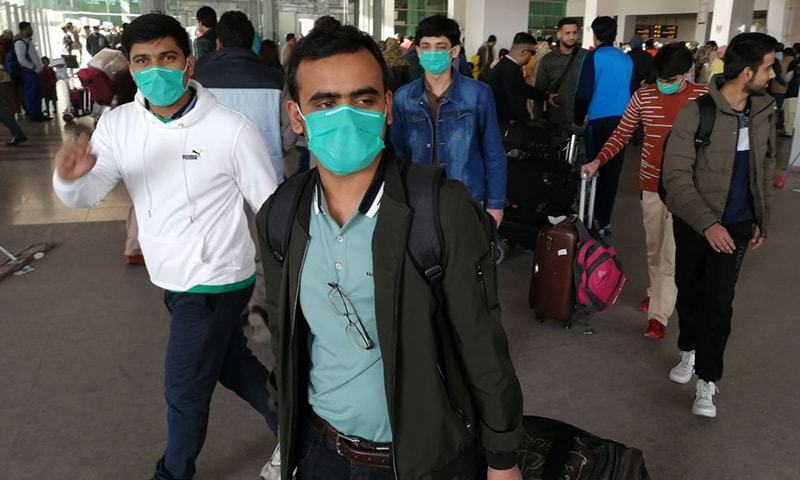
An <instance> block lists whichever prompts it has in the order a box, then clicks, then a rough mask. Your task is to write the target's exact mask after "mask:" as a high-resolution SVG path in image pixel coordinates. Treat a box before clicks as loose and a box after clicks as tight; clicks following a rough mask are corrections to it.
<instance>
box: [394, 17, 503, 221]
mask: <svg viewBox="0 0 800 480" xmlns="http://www.w3.org/2000/svg"><path fill="white" fill-rule="evenodd" d="M460 33H461V32H460V30H459V26H458V23H456V22H455V21H454V20H452V19H449V18H447V17H446V16H444V15H434V16H432V17H428V18H426V19H424V20H422V21H421V22H420V23H419V26H418V27H417V35H416V40H415V41H416V49H417V52H418V54H419V59H420V64H421V65H422V68H423V69H424V70H425V75H424V76H423V77H422V78H419V79H417V80H414V81H413V82H411V83H409V84H407V85H405V86H403V87H402V88H400V89H399V90H398V91H397V93H396V94H395V99H394V108H393V116H394V123H393V124H392V127H391V137H392V144H393V145H394V148H395V151H396V153H397V154H398V155H399V156H400V157H402V158H406V159H409V160H413V161H415V162H419V163H427V164H433V165H439V166H440V167H441V168H442V169H443V170H444V171H445V172H446V173H447V177H448V178H452V179H455V180H460V181H461V182H463V183H464V184H466V186H467V188H469V191H470V193H471V194H472V197H473V198H474V199H475V200H477V201H478V202H481V203H482V204H483V206H484V207H485V208H486V211H487V212H488V213H489V214H490V215H492V217H494V219H495V221H496V222H497V224H498V225H500V223H501V222H502V220H503V207H505V204H506V180H507V178H506V177H507V174H506V170H507V161H506V154H505V150H504V149H503V144H502V139H501V137H500V127H499V126H498V124H497V114H496V111H495V104H494V98H493V97H492V91H491V89H490V88H489V87H488V86H487V85H485V84H483V83H481V82H478V81H475V80H473V79H471V78H469V77H466V76H464V75H460V74H459V73H458V72H457V71H456V70H454V69H453V68H452V66H451V62H452V60H453V59H454V58H457V57H458V54H459V51H460V49H461V45H460V43H461V42H460Z"/></svg>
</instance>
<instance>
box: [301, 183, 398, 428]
mask: <svg viewBox="0 0 800 480" xmlns="http://www.w3.org/2000/svg"><path fill="white" fill-rule="evenodd" d="M382 196H383V174H382V168H379V169H378V173H377V174H376V176H375V180H373V183H372V185H371V186H370V188H369V190H368V191H367V193H366V195H365V196H364V198H363V199H362V202H361V205H360V207H359V209H358V211H357V212H356V213H355V214H354V215H353V217H352V218H351V219H350V220H349V221H348V222H347V223H346V224H345V225H343V226H339V225H338V224H337V222H336V220H334V219H333V217H331V215H330V214H329V211H328V206H327V202H326V200H325V195H324V191H323V189H322V185H321V183H320V182H319V178H317V185H316V193H315V194H314V200H313V201H312V204H311V219H310V222H309V233H310V236H311V240H310V242H309V245H308V251H307V253H306V257H305V262H304V263H303V268H302V271H301V277H300V307H301V308H302V309H303V315H304V316H305V318H306V321H307V322H308V325H309V329H310V334H309V336H310V341H309V344H310V348H309V350H310V355H311V369H310V374H309V386H308V400H309V404H310V405H311V408H312V409H313V410H314V412H315V413H316V414H317V415H319V416H320V417H321V418H323V419H324V420H326V421H327V422H328V423H329V424H331V426H332V427H333V428H335V429H336V430H338V431H339V432H340V433H342V434H344V435H348V436H356V437H360V438H362V439H365V440H369V441H372V442H378V443H389V442H391V441H392V431H391V428H390V426H389V412H388V407H387V404H386V391H385V389H384V381H383V358H382V356H381V348H380V344H379V342H378V328H377V322H376V319H375V284H374V281H373V270H372V235H373V233H374V231H375V224H376V223H377V220H378V218H377V216H378V209H379V207H380V202H381V198H382ZM331 284H335V285H338V288H339V290H340V291H341V292H342V293H343V294H344V295H345V296H346V297H347V299H349V302H348V301H347V300H342V298H341V296H340V295H339V293H338V292H337V291H335V290H334V288H333V287H332V286H331ZM333 303H338V305H333ZM343 303H347V304H348V310H349V309H350V308H352V310H354V311H350V318H351V319H352V321H353V322H355V323H356V324H358V321H357V319H356V316H357V318H358V319H360V320H361V323H362V324H363V326H364V329H365V331H366V333H367V335H368V336H369V339H370V340H371V341H372V343H373V344H374V346H373V348H372V349H369V350H367V349H364V348H363V347H362V346H360V345H359V342H358V341H357V340H354V339H358V338H360V337H359V336H358V334H357V332H356V331H351V332H348V324H349V322H348V319H347V317H346V316H345V315H342V314H341V313H342V312H343V311H344V310H343V306H342V304H343ZM335 309H338V310H339V313H337V311H336V310H335ZM349 328H351V329H354V328H355V327H349Z"/></svg>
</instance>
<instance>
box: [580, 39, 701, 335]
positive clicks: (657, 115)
mask: <svg viewBox="0 0 800 480" xmlns="http://www.w3.org/2000/svg"><path fill="white" fill-rule="evenodd" d="M654 62H655V63H654V67H655V71H656V74H657V76H658V79H657V80H656V83H654V84H646V85H644V86H642V87H640V88H639V89H638V90H637V91H636V92H635V93H634V94H633V97H632V98H631V101H630V103H628V107H627V109H626V110H625V113H624V115H623V117H622V121H621V122H620V124H619V126H618V127H617V128H616V130H614V133H613V134H612V135H611V138H609V140H608V141H607V142H606V143H605V145H604V146H603V149H602V150H601V151H600V154H599V155H598V156H597V158H596V159H595V160H594V161H592V162H590V163H587V164H586V165H584V166H583V173H584V174H585V175H587V176H589V177H592V176H594V175H595V173H596V172H597V170H598V169H599V168H600V167H601V166H603V165H604V164H605V163H607V162H608V161H609V160H611V159H612V158H614V156H615V155H617V154H618V153H619V152H620V151H621V150H622V149H623V148H624V147H625V145H627V144H628V142H630V140H631V138H632V135H633V133H634V132H635V131H636V128H637V127H638V126H639V124H642V125H643V126H644V143H643V145H642V161H641V168H640V169H639V187H640V189H641V191H642V195H641V197H642V198H641V204H642V205H641V206H642V219H643V221H644V231H645V236H646V239H647V266H648V272H649V276H650V286H649V287H648V289H647V295H646V297H645V298H644V300H642V302H641V303H640V305H639V309H640V310H641V311H642V312H644V313H647V326H646V330H645V336H647V337H650V338H654V339H656V340H660V339H662V338H664V334H665V332H666V325H667V320H668V319H669V317H670V316H671V315H672V311H673V310H674V309H675V300H676V298H677V289H676V288H675V239H674V236H673V234H672V215H671V214H670V213H669V211H667V207H666V205H664V203H663V202H662V201H661V199H660V198H659V196H658V179H659V177H660V176H661V158H662V155H663V152H664V142H665V141H666V139H667V135H669V132H670V130H672V123H673V122H674V121H675V117H677V116H678V112H680V111H681V110H682V109H683V107H685V106H686V105H687V104H688V103H689V102H690V101H692V100H694V99H696V98H697V97H699V96H701V95H703V94H704V93H706V92H707V90H708V89H707V88H706V87H705V85H698V84H695V83H691V82H689V81H688V80H686V78H685V77H686V73H687V72H688V71H689V69H690V68H692V53H691V52H690V51H689V49H688V48H686V45H684V44H683V43H681V42H677V43H671V44H669V45H666V46H664V47H663V48H662V49H661V50H659V52H658V53H657V54H656V58H655V61H654Z"/></svg>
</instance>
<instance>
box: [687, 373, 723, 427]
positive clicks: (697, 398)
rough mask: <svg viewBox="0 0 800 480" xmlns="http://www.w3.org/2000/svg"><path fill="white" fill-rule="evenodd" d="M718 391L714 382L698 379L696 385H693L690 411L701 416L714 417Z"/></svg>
mask: <svg viewBox="0 0 800 480" xmlns="http://www.w3.org/2000/svg"><path fill="white" fill-rule="evenodd" d="M718 393H719V389H717V386H716V385H714V382H708V383H706V381H705V380H700V379H698V380H697V386H696V387H695V394H694V405H692V413H694V414H695V415H700V416H702V417H711V418H714V417H716V416H717V394H718Z"/></svg>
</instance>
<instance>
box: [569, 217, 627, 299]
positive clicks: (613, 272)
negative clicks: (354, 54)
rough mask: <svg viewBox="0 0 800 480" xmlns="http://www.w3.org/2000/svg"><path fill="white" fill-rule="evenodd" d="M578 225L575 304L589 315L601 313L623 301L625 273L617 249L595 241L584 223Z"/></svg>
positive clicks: (579, 222) (578, 222) (600, 241)
mask: <svg viewBox="0 0 800 480" xmlns="http://www.w3.org/2000/svg"><path fill="white" fill-rule="evenodd" d="M576 224H577V227H578V232H579V234H580V238H581V243H580V247H578V253H577V255H575V301H576V303H577V305H578V309H580V310H582V311H584V312H586V313H600V312H602V311H604V310H605V309H606V308H608V307H610V306H611V305H613V304H614V303H615V302H616V301H617V298H619V294H620V292H622V287H623V285H625V272H623V271H622V264H621V263H620V262H619V260H618V259H617V251H616V250H615V249H614V247H609V246H608V245H606V244H605V243H603V241H602V240H598V239H596V238H593V237H592V236H591V235H590V234H589V231H588V230H587V229H586V226H585V225H584V224H583V222H581V221H580V220H578V221H577V222H576Z"/></svg>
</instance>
